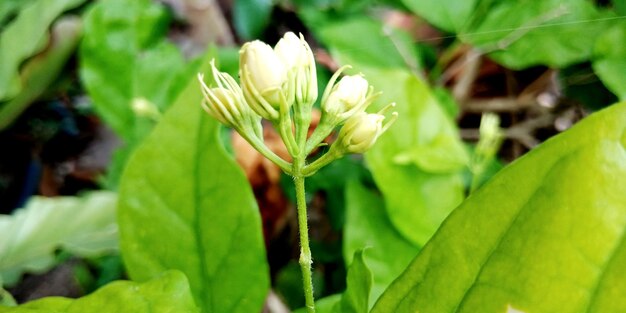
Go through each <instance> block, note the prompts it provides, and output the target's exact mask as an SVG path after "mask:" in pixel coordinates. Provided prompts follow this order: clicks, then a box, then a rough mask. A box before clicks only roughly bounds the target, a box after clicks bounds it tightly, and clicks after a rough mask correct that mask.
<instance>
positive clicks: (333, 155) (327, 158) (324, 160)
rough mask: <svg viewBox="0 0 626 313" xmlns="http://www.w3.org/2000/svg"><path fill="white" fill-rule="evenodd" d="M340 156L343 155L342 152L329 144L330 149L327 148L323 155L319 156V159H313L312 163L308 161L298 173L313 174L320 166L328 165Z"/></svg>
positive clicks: (305, 175) (303, 174) (306, 175)
mask: <svg viewBox="0 0 626 313" xmlns="http://www.w3.org/2000/svg"><path fill="white" fill-rule="evenodd" d="M342 156H343V152H341V151H339V150H338V149H336V147H335V146H330V149H329V150H328V152H326V153H325V154H324V155H322V156H321V157H319V159H317V160H315V161H313V163H310V164H307V165H306V166H304V168H302V170H301V171H300V173H301V174H302V176H304V177H308V176H311V175H313V174H315V172H317V171H318V170H319V169H320V168H322V167H324V166H326V165H328V164H329V163H330V162H332V161H334V160H336V159H338V158H340V157H342Z"/></svg>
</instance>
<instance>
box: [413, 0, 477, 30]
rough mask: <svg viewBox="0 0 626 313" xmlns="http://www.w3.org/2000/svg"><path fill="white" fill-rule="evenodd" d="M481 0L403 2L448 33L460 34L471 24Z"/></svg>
mask: <svg viewBox="0 0 626 313" xmlns="http://www.w3.org/2000/svg"><path fill="white" fill-rule="evenodd" d="M478 2H479V0H463V1H458V0H402V3H404V4H405V5H406V6H407V7H408V8H409V9H410V10H411V11H413V12H415V14H417V15H419V16H420V17H423V18H424V19H425V20H427V21H428V22H429V23H431V24H433V25H435V26H437V27H439V28H441V29H443V30H445V31H448V32H453V33H459V32H462V31H463V30H465V29H466V28H467V27H468V26H469V23H470V22H471V16H472V13H474V7H475V6H476V4H477V3H478Z"/></svg>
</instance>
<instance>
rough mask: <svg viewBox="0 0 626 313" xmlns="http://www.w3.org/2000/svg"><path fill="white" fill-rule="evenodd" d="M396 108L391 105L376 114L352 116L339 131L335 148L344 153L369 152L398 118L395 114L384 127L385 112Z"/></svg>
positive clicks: (360, 113)
mask: <svg viewBox="0 0 626 313" xmlns="http://www.w3.org/2000/svg"><path fill="white" fill-rule="evenodd" d="M394 106H395V103H391V104H389V105H387V106H385V107H384V108H383V109H382V110H380V111H379V112H378V113H375V114H371V113H365V112H358V113H356V114H355V115H353V116H351V117H350V118H349V119H348V120H347V121H346V123H345V124H344V125H343V127H342V128H341V130H339V136H338V138H337V141H336V142H335V143H334V144H333V146H336V147H335V148H336V149H337V148H338V149H340V151H341V152H342V153H364V152H365V151H367V150H369V149H370V148H371V147H372V146H373V145H374V144H375V143H376V140H377V139H378V137H380V135H382V134H383V133H384V132H385V131H387V129H389V126H391V124H392V123H393V122H395V120H396V119H397V118H398V113H397V112H393V113H391V118H390V119H389V121H388V122H387V123H385V125H383V120H385V115H384V114H385V112H386V111H388V110H389V109H391V108H393V107H394Z"/></svg>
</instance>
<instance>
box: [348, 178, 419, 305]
mask: <svg viewBox="0 0 626 313" xmlns="http://www.w3.org/2000/svg"><path fill="white" fill-rule="evenodd" d="M346 206H347V207H346V225H345V230H344V239H343V242H344V246H343V255H344V260H345V261H346V263H347V264H349V263H351V262H353V261H352V255H354V254H355V253H356V252H357V251H359V250H360V249H363V248H364V247H367V248H368V249H367V253H366V254H365V255H363V256H362V257H363V261H364V262H365V263H366V264H367V267H368V268H370V269H371V271H372V274H373V282H372V288H371V289H372V290H371V294H370V295H369V299H370V301H371V304H372V305H373V304H374V302H375V301H376V300H377V299H378V297H380V295H381V294H382V293H383V291H384V290H385V289H386V288H387V287H388V286H389V285H390V284H391V282H392V281H393V280H394V279H396V278H397V277H398V276H399V275H400V274H401V273H402V272H403V271H404V269H405V268H406V266H407V265H408V264H409V263H410V262H411V260H412V259H413V258H414V257H415V255H417V252H418V251H419V247H418V246H416V245H414V244H413V243H411V242H409V241H408V240H406V239H405V238H404V237H402V235H401V234H400V233H398V231H397V230H396V229H395V228H394V227H393V225H392V224H391V221H390V220H389V217H388V216H387V213H386V211H385V204H384V202H383V199H381V197H380V196H377V195H375V194H373V193H372V192H370V191H368V190H367V189H365V187H364V186H362V185H361V183H359V182H357V181H353V182H351V183H350V184H348V186H347V189H346Z"/></svg>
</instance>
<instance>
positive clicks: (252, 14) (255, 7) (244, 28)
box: [233, 0, 273, 40]
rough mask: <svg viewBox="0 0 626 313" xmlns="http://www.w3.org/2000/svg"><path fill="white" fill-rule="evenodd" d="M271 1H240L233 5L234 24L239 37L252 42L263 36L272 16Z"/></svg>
mask: <svg viewBox="0 0 626 313" xmlns="http://www.w3.org/2000/svg"><path fill="white" fill-rule="evenodd" d="M272 6H273V5H272V1H271V0H238V1H235V3H234V4H233V24H234V26H235V30H236V31H237V35H239V37H241V38H242V39H244V40H252V39H256V38H259V37H261V36H262V35H263V32H264V31H265V28H266V27H267V25H268V24H269V23H270V17H271V15H272Z"/></svg>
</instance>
